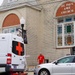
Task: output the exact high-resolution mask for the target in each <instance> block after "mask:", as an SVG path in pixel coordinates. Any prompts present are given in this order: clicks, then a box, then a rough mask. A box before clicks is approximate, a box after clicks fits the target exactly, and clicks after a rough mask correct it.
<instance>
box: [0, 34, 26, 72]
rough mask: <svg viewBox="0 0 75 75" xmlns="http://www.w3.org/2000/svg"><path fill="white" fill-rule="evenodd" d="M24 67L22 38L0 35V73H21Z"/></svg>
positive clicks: (12, 35)
mask: <svg viewBox="0 0 75 75" xmlns="http://www.w3.org/2000/svg"><path fill="white" fill-rule="evenodd" d="M25 67H26V59H25V51H24V42H23V39H22V37H20V36H17V35H14V34H11V33H6V34H0V72H8V71H12V72H14V73H15V72H23V71H24V70H25Z"/></svg>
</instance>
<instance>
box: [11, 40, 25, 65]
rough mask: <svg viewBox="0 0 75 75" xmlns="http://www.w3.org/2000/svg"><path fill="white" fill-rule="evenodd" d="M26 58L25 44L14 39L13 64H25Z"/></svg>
mask: <svg viewBox="0 0 75 75" xmlns="http://www.w3.org/2000/svg"><path fill="white" fill-rule="evenodd" d="M24 60H25V55H24V44H23V43H21V42H17V41H12V64H16V65H19V64H23V63H24Z"/></svg>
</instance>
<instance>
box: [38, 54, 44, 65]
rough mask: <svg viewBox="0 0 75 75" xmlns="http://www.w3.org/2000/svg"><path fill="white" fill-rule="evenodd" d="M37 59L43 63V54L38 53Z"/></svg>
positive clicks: (39, 62)
mask: <svg viewBox="0 0 75 75" xmlns="http://www.w3.org/2000/svg"><path fill="white" fill-rule="evenodd" d="M37 60H38V64H42V63H44V61H45V57H44V55H42V54H40V55H39V56H38V58H37Z"/></svg>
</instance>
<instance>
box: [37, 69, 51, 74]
mask: <svg viewBox="0 0 75 75" xmlns="http://www.w3.org/2000/svg"><path fill="white" fill-rule="evenodd" d="M38 75H50V73H49V71H48V70H46V69H42V70H40V72H39V74H38Z"/></svg>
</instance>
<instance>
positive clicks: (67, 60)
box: [57, 56, 74, 63]
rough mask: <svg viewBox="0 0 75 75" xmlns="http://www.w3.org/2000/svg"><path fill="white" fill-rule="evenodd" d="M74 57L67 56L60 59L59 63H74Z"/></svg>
mask: <svg viewBox="0 0 75 75" xmlns="http://www.w3.org/2000/svg"><path fill="white" fill-rule="evenodd" d="M73 59H74V57H73V56H72V57H65V58H62V59H59V60H58V61H57V63H73Z"/></svg>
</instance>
